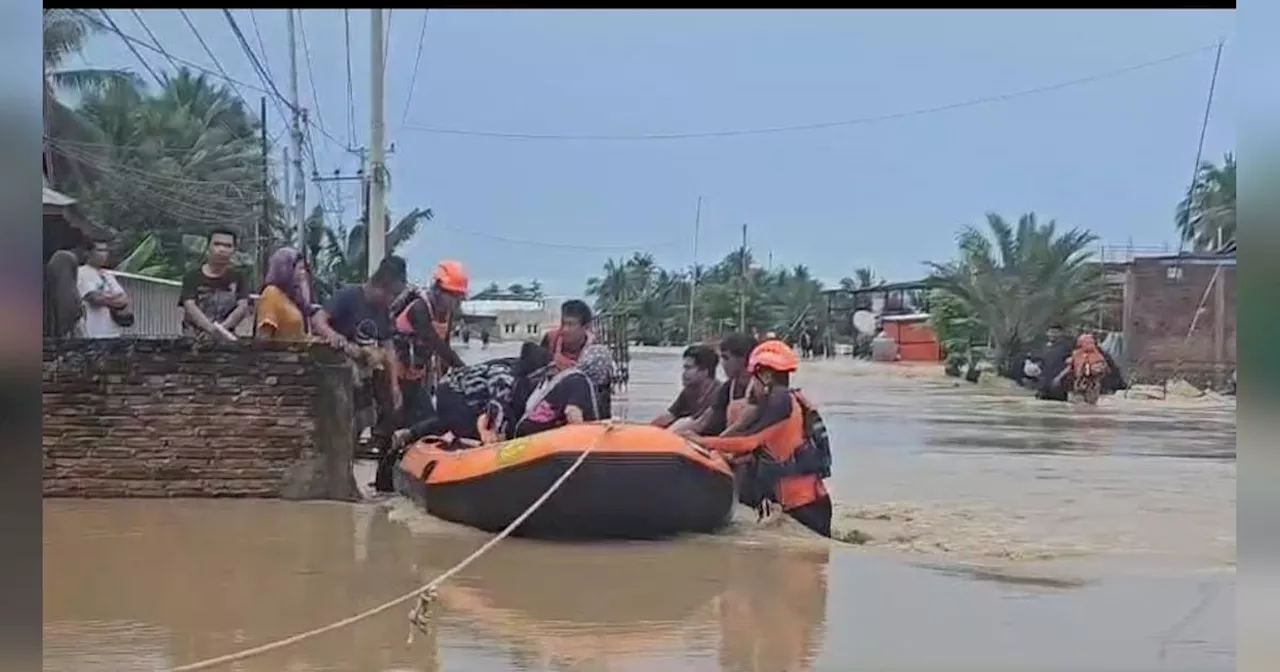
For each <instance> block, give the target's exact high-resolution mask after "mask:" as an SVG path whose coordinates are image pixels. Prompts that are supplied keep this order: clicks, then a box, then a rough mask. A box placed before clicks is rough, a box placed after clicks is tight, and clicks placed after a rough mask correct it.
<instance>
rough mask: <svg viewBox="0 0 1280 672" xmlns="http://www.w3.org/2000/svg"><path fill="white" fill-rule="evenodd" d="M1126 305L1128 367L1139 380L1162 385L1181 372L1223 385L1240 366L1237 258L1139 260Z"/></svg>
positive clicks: (1196, 379) (1132, 272)
mask: <svg viewBox="0 0 1280 672" xmlns="http://www.w3.org/2000/svg"><path fill="white" fill-rule="evenodd" d="M1219 268H1220V269H1221V270H1220V271H1219V270H1218V269H1219ZM1215 272H1217V273H1218V276H1217V278H1216V279H1214V274H1215ZM1211 280H1212V281H1213V282H1212V283H1211V282H1210V281H1211ZM1124 303H1125V305H1124V314H1125V329H1124V335H1125V359H1126V360H1127V362H1128V366H1127V367H1126V368H1127V369H1128V370H1129V372H1130V377H1131V378H1132V379H1133V381H1134V382H1141V383H1160V382H1164V381H1165V380H1167V379H1168V378H1170V377H1171V376H1173V375H1175V374H1176V375H1178V376H1180V377H1182V378H1185V379H1187V380H1188V381H1189V382H1192V383H1193V384H1196V385H1200V386H1209V387H1220V386H1222V385H1224V383H1225V382H1226V380H1227V379H1228V378H1229V377H1230V375H1231V372H1232V371H1234V370H1235V366H1236V267H1235V259H1234V258H1233V257H1232V258H1220V257H1207V258H1206V257H1189V258H1180V259H1179V258H1172V257H1157V258H1147V259H1143V258H1138V259H1134V260H1133V262H1132V264H1131V265H1130V267H1129V271H1128V277H1127V278H1126V281H1125V293H1124ZM1197 312H1199V317H1197V316H1196V314H1197ZM1193 320H1194V325H1195V326H1194V329H1193V328H1192V323H1193Z"/></svg>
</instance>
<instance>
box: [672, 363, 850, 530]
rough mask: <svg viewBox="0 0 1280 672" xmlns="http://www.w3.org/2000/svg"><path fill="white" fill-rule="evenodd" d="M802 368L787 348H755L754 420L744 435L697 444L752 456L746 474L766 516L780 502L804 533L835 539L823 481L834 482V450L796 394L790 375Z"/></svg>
mask: <svg viewBox="0 0 1280 672" xmlns="http://www.w3.org/2000/svg"><path fill="white" fill-rule="evenodd" d="M799 368H800V357H799V356H797V355H796V353H795V351H794V350H792V349H791V348H790V347H789V346H787V344H786V343H783V342H782V341H779V340H768V341H765V342H763V343H761V344H760V345H758V346H756V348H755V349H754V350H752V352H751V357H750V358H749V359H748V361H747V371H748V373H750V375H751V388H750V390H749V392H748V394H749V395H750V396H751V397H752V399H753V400H754V401H755V406H756V408H757V411H756V414H755V418H754V419H753V420H752V421H751V422H750V423H749V424H748V425H747V426H745V427H743V428H741V429H730V430H729V431H726V432H725V433H724V434H722V435H720V436H705V437H695V438H693V439H692V440H694V441H696V442H697V443H699V444H701V445H702V446H704V447H706V448H708V449H711V450H718V451H721V452H724V453H728V454H730V455H751V456H752V462H753V464H752V465H751V467H752V468H751V469H748V470H747V471H746V474H748V476H747V477H749V478H752V479H754V480H755V481H756V483H755V485H756V487H757V488H758V491H759V492H761V493H763V499H762V501H761V502H760V503H759V507H760V509H761V512H762V514H763V512H764V511H765V510H767V508H768V503H769V502H770V501H772V502H775V503H777V504H778V505H780V506H781V507H782V510H783V512H784V513H786V514H787V515H789V516H791V517H792V518H794V519H796V520H797V521H798V522H800V523H801V524H802V525H804V526H805V527H807V528H809V529H811V530H813V531H814V532H817V533H818V534H821V535H822V536H824V537H830V536H831V516H832V510H831V509H832V504H831V496H830V495H829V494H828V493H827V488H826V486H825V484H824V483H823V480H824V479H826V478H828V477H830V476H831V446H830V442H829V437H828V436H827V431H826V427H825V426H824V425H823V423H822V419H821V417H820V416H819V415H818V412H817V411H816V410H815V409H814V408H813V406H812V405H811V404H810V403H809V402H808V400H806V399H805V398H804V396H803V395H802V394H800V391H799V390H793V389H791V374H792V373H795V371H796V370H797V369H799Z"/></svg>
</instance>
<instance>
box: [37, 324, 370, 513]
mask: <svg viewBox="0 0 1280 672" xmlns="http://www.w3.org/2000/svg"><path fill="white" fill-rule="evenodd" d="M42 369H43V381H42V386H41V387H42V393H43V400H44V435H43V448H44V494H45V496H47V497H55V496H56V497H265V498H276V497H279V498H286V499H336V500H352V499H354V498H356V497H357V490H356V488H355V482H354V478H353V477H352V475H351V460H352V450H353V445H352V443H353V435H352V421H351V418H352V408H351V387H352V377H351V373H350V369H349V368H348V367H347V365H346V364H345V363H344V362H343V360H342V359H341V358H340V356H339V354H338V353H336V352H334V351H333V350H331V349H329V348H327V347H323V346H308V345H302V344H296V345H282V344H265V343H255V342H241V343H235V344H219V345H201V346H196V344H195V343H194V342H192V341H191V340H189V339H173V340H141V339H139V340H133V339H111V340H92V341H90V340H77V341H61V342H54V341H45V343H44V358H43V367H42Z"/></svg>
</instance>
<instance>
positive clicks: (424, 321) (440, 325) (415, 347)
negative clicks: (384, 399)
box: [392, 261, 470, 426]
mask: <svg viewBox="0 0 1280 672" xmlns="http://www.w3.org/2000/svg"><path fill="white" fill-rule="evenodd" d="M469 284H470V279H469V277H468V276H467V270H466V269H465V268H464V267H463V266H462V264H461V263H459V262H456V261H442V262H440V263H439V264H437V265H436V267H435V270H434V271H433V272H432V283H431V288H430V289H428V290H427V291H425V292H422V291H417V290H415V291H412V292H410V293H408V294H407V295H406V296H404V297H402V300H401V301H399V302H397V305H395V306H393V307H392V314H393V315H395V331H396V339H395V340H396V354H397V364H398V369H399V370H398V374H399V379H400V381H401V382H400V387H401V389H402V390H403V393H404V408H405V414H404V417H402V418H401V423H400V424H401V426H408V425H411V424H413V423H415V422H419V421H421V420H422V419H424V418H427V417H430V416H431V414H432V410H431V392H432V390H433V388H434V387H435V383H436V381H438V380H440V377H441V376H443V375H444V374H445V372H447V371H448V370H449V369H451V368H455V367H461V366H463V362H462V358H461V357H459V356H458V353H457V352H455V351H454V349H453V347H452V346H451V345H450V344H449V340H450V339H449V336H450V335H451V334H452V333H453V322H454V317H455V315H456V314H457V312H458V308H459V307H460V305H461V303H462V299H463V298H465V297H466V295H467V288H468V286H469Z"/></svg>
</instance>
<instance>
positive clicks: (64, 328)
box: [43, 250, 84, 338]
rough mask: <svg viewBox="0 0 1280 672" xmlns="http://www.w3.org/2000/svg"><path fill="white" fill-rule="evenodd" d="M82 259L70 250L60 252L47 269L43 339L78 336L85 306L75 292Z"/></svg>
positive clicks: (55, 253) (54, 254)
mask: <svg viewBox="0 0 1280 672" xmlns="http://www.w3.org/2000/svg"><path fill="white" fill-rule="evenodd" d="M79 269H80V259H79V257H77V256H76V253H75V252H72V251H71V250H58V251H57V252H54V253H53V256H51V257H49V263H48V264H46V265H45V269H44V329H43V332H44V336H45V337H47V338H74V337H76V336H78V335H80V334H79V328H80V318H82V317H83V316H84V305H83V304H82V303H81V301H80V293H79V292H78V291H77V290H76V273H77V272H78V271H79Z"/></svg>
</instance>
